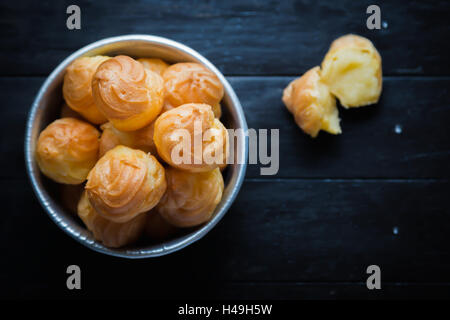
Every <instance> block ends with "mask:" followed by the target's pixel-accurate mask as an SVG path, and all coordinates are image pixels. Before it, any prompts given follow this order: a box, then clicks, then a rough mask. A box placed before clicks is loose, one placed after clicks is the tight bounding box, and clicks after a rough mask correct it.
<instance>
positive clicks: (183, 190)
mask: <svg viewBox="0 0 450 320" xmlns="http://www.w3.org/2000/svg"><path fill="white" fill-rule="evenodd" d="M166 177H167V192H166V193H165V194H164V197H163V198H162V199H161V202H160V203H159V204H158V206H157V207H156V211H157V212H158V213H159V214H161V216H162V217H163V218H164V219H166V220H167V221H168V222H169V223H170V224H172V225H174V226H177V227H193V226H197V225H199V224H202V223H204V222H207V221H209V220H210V219H211V217H212V215H213V213H214V209H215V208H216V206H217V205H218V204H219V202H220V200H221V199H222V193H223V188H224V182H223V177H222V174H221V173H220V170H219V169H218V168H217V169H214V170H212V171H209V172H202V173H191V172H186V171H183V170H178V169H175V168H168V169H167V170H166Z"/></svg>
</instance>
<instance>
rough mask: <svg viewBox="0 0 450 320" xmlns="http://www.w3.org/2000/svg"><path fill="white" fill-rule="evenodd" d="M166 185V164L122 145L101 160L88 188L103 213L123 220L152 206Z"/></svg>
mask: <svg viewBox="0 0 450 320" xmlns="http://www.w3.org/2000/svg"><path fill="white" fill-rule="evenodd" d="M166 186H167V184H166V178H165V173H164V167H163V166H162V165H161V164H160V163H159V162H158V161H157V160H156V158H155V157H154V156H152V155H149V154H147V153H145V152H143V151H141V150H135V149H131V148H128V147H125V146H121V145H120V146H117V147H115V148H113V149H111V150H109V151H108V152H106V154H105V155H104V156H103V157H101V158H100V160H98V162H97V163H96V164H95V166H94V168H92V170H91V172H90V173H89V175H88V178H87V183H86V187H85V188H86V190H87V194H88V197H89V201H90V202H91V204H92V206H93V207H94V208H95V210H96V211H97V212H98V213H99V214H100V215H101V216H103V217H104V218H106V219H108V220H110V221H113V222H117V223H123V222H127V221H130V220H131V219H133V218H134V217H136V216H137V215H138V214H140V213H143V212H146V211H149V210H150V209H152V208H153V207H154V206H155V205H156V204H157V203H158V202H159V200H160V199H161V197H162V195H163V194H164V192H165V190H166Z"/></svg>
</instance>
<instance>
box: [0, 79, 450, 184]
mask: <svg viewBox="0 0 450 320" xmlns="http://www.w3.org/2000/svg"><path fill="white" fill-rule="evenodd" d="M229 80H230V82H231V84H232V86H233V87H234V88H235V90H236V92H237V94H238V96H239V98H240V100H241V103H242V105H243V107H244V111H245V115H246V118H247V122H248V126H249V127H250V128H254V129H261V128H265V129H280V148H279V150H280V170H279V172H278V174H277V175H276V176H273V178H299V177H302V178H364V177H367V178H445V179H448V178H450V167H449V166H448V162H449V157H450V151H449V146H450V127H449V126H448V123H450V92H449V91H448V87H449V86H450V79H449V78H422V77H418V78H414V79H410V78H403V77H400V78H397V77H395V78H389V77H388V78H386V79H385V81H384V92H383V95H382V98H381V101H380V102H379V103H378V105H374V106H370V107H365V108H361V109H357V110H343V109H342V108H340V111H339V112H340V115H341V118H342V128H343V134H342V135H340V136H332V135H329V134H326V133H321V134H319V137H318V138H317V139H315V140H313V139H311V138H309V136H307V135H305V134H303V133H302V132H301V130H300V129H299V128H298V127H297V126H296V125H295V123H294V121H293V118H292V116H291V115H290V114H289V112H288V111H287V110H286V108H285V107H284V106H283V104H282V102H281V94H282V90H283V88H284V87H285V86H286V85H287V84H288V83H289V81H290V80H292V77H229ZM43 81H44V78H21V77H18V78H11V77H6V78H5V77H3V78H0V86H1V87H2V88H3V90H2V91H1V92H0V99H1V101H3V107H2V108H0V117H1V119H7V121H3V124H2V126H1V127H0V142H1V143H0V153H1V154H3V155H8V156H7V157H5V156H4V157H2V158H1V159H0V164H1V166H2V168H3V170H2V172H1V173H0V177H6V178H12V177H21V178H23V177H25V171H24V161H23V150H22V146H23V137H24V125H25V122H26V116H27V113H28V110H29V108H30V106H31V103H32V101H33V99H34V96H35V95H36V93H37V91H38V89H39V87H40V85H41V84H42V82H43ZM397 124H398V125H400V126H401V128H402V133H401V134H397V133H396V132H395V126H396V125H397ZM247 176H248V177H253V178H255V177H259V176H260V165H249V166H248V173H247Z"/></svg>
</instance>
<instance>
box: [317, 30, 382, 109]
mask: <svg viewBox="0 0 450 320" xmlns="http://www.w3.org/2000/svg"><path fill="white" fill-rule="evenodd" d="M321 74H322V80H323V82H324V83H326V84H327V85H328V87H329V89H330V92H331V93H332V94H333V95H335V96H336V97H337V98H338V99H339V101H340V103H341V105H342V106H343V107H345V108H351V107H361V106H366V105H369V104H373V103H376V102H378V99H379V98H380V95H381V88H382V68H381V56H380V54H379V53H378V51H377V49H376V48H375V47H374V45H373V44H372V42H371V41H370V40H368V39H366V38H364V37H360V36H357V35H353V34H349V35H345V36H342V37H340V38H338V39H336V40H334V41H333V43H332V44H331V47H330V49H329V50H328V53H327V54H326V56H325V58H324V60H323V61H322V72H321Z"/></svg>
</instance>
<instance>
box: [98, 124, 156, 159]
mask: <svg viewBox="0 0 450 320" xmlns="http://www.w3.org/2000/svg"><path fill="white" fill-rule="evenodd" d="M101 129H102V130H103V132H102V135H101V137H100V146H99V156H100V157H102V156H103V155H104V154H105V153H106V152H107V151H109V150H111V149H113V148H114V147H115V146H118V145H124V146H127V147H130V148H133V149H139V150H142V151H144V152H147V153H148V152H150V154H152V155H154V156H156V155H157V152H156V146H155V143H154V142H153V132H154V129H155V122H152V123H151V124H149V125H147V126H145V127H143V128H141V129H139V130H136V131H120V130H117V129H116V128H114V126H113V125H112V123H111V122H107V123H105V124H103V125H102V126H101Z"/></svg>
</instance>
